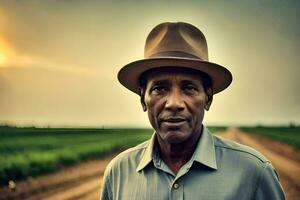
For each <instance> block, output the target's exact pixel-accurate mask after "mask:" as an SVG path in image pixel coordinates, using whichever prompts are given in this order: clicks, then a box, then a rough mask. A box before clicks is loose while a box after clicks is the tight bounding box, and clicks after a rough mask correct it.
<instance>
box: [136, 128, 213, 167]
mask: <svg viewBox="0 0 300 200" xmlns="http://www.w3.org/2000/svg"><path fill="white" fill-rule="evenodd" d="M155 140H156V136H155V133H154V134H153V135H152V137H151V139H150V140H149V143H148V145H147V147H146V149H145V151H144V153H143V156H142V158H141V160H140V163H139V165H138V166H137V168H136V171H137V172H138V171H141V170H142V169H144V168H145V167H146V166H147V165H148V164H149V163H150V162H151V161H152V160H153V158H154V156H155V147H154V145H156V144H157V143H156V142H155ZM191 159H192V160H191V161H192V162H193V161H196V162H199V163H201V164H203V165H205V166H207V167H210V168H213V169H217V162H216V154H215V145H214V140H213V136H212V135H211V134H210V133H209V130H208V129H207V128H206V127H205V126H203V129H202V134H201V137H200V139H199V142H198V144H197V147H196V149H195V152H194V154H193V156H192V158H191Z"/></svg>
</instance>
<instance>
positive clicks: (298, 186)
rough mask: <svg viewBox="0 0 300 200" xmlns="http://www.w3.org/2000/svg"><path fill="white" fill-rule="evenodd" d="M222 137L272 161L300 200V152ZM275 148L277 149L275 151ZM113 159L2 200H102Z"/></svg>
mask: <svg viewBox="0 0 300 200" xmlns="http://www.w3.org/2000/svg"><path fill="white" fill-rule="evenodd" d="M220 136H221V137H225V138H228V139H232V140H235V141H237V142H239V143H242V144H245V145H248V146H252V147H253V148H255V149H257V150H258V151H260V152H261V153H263V154H264V155H265V156H266V157H267V158H268V159H270V160H271V161H272V163H273V165H274V166H275V168H276V169H277V171H278V172H279V176H280V180H281V183H282V185H283V187H284V189H285V192H286V196H287V199H288V200H296V199H299V198H298V197H299V196H300V160H299V151H294V150H290V149H288V148H290V147H287V146H286V145H284V144H281V143H278V142H274V141H271V140H268V139H265V138H260V137H259V136H255V135H254V136H253V135H248V134H245V133H243V132H241V131H240V130H238V129H235V128H231V129H228V130H227V131H225V132H222V133H220ZM274 147H276V148H274ZM112 157H114V155H111V156H108V157H106V158H104V159H102V160H98V161H89V162H87V163H82V164H79V165H77V166H74V167H70V168H67V169H64V170H62V171H59V172H57V173H55V174H52V175H46V176H42V177H38V178H34V179H33V178H31V179H28V180H26V181H22V182H19V183H17V185H16V190H15V191H12V190H10V189H8V188H1V189H0V200H2V199H22V200H36V199H45V200H52V199H53V200H75V199H79V200H80V199H88V200H96V199H99V194H100V188H101V184H102V175H103V172H104V169H105V166H106V165H107V163H108V162H109V161H110V159H111V158H112Z"/></svg>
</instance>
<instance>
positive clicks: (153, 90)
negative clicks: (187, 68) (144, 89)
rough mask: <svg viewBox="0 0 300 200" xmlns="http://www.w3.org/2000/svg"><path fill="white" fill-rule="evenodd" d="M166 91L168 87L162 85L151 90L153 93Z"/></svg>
mask: <svg viewBox="0 0 300 200" xmlns="http://www.w3.org/2000/svg"><path fill="white" fill-rule="evenodd" d="M165 91H166V88H165V87H162V86H156V87H153V88H152V90H151V92H152V93H153V94H160V93H162V92H165Z"/></svg>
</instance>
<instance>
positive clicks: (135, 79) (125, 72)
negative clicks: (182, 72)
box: [118, 57, 232, 94]
mask: <svg viewBox="0 0 300 200" xmlns="http://www.w3.org/2000/svg"><path fill="white" fill-rule="evenodd" d="M161 67H174V68H176V67H181V68H182V67H183V68H190V69H194V70H198V71H201V72H204V73H206V74H208V75H209V76H210V78H211V80H212V89H213V93H214V94H216V93H218V92H221V91H222V90H224V89H225V88H227V87H228V86H229V85H230V83H231V82H232V75H231V73H230V71H229V70H228V69H226V68H225V67H222V66H220V65H218V64H215V63H211V62H206V61H201V60H198V59H190V58H189V59H187V58H175V57H170V58H169V57H162V58H148V59H142V60H137V61H134V62H132V63H129V64H127V65H125V66H124V67H123V68H121V70H120V71H119V73H118V79H119V81H120V83H121V84H122V85H123V86H124V87H126V88H127V89H129V90H131V91H132V92H134V93H136V94H139V84H140V83H139V78H140V76H141V75H142V74H143V73H144V72H146V71H148V70H151V69H156V68H161Z"/></svg>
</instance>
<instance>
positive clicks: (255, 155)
mask: <svg viewBox="0 0 300 200" xmlns="http://www.w3.org/2000/svg"><path fill="white" fill-rule="evenodd" d="M213 138H214V143H215V148H223V149H226V150H228V151H230V152H231V153H236V154H244V155H248V157H250V158H252V159H254V160H256V161H258V162H261V163H269V162H270V161H269V160H268V159H267V158H266V157H264V156H263V155H262V154H261V153H260V152H258V151H257V150H255V149H253V148H251V147H249V146H246V145H242V144H239V143H237V142H234V141H232V140H229V139H225V138H221V137H218V136H215V135H213Z"/></svg>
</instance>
